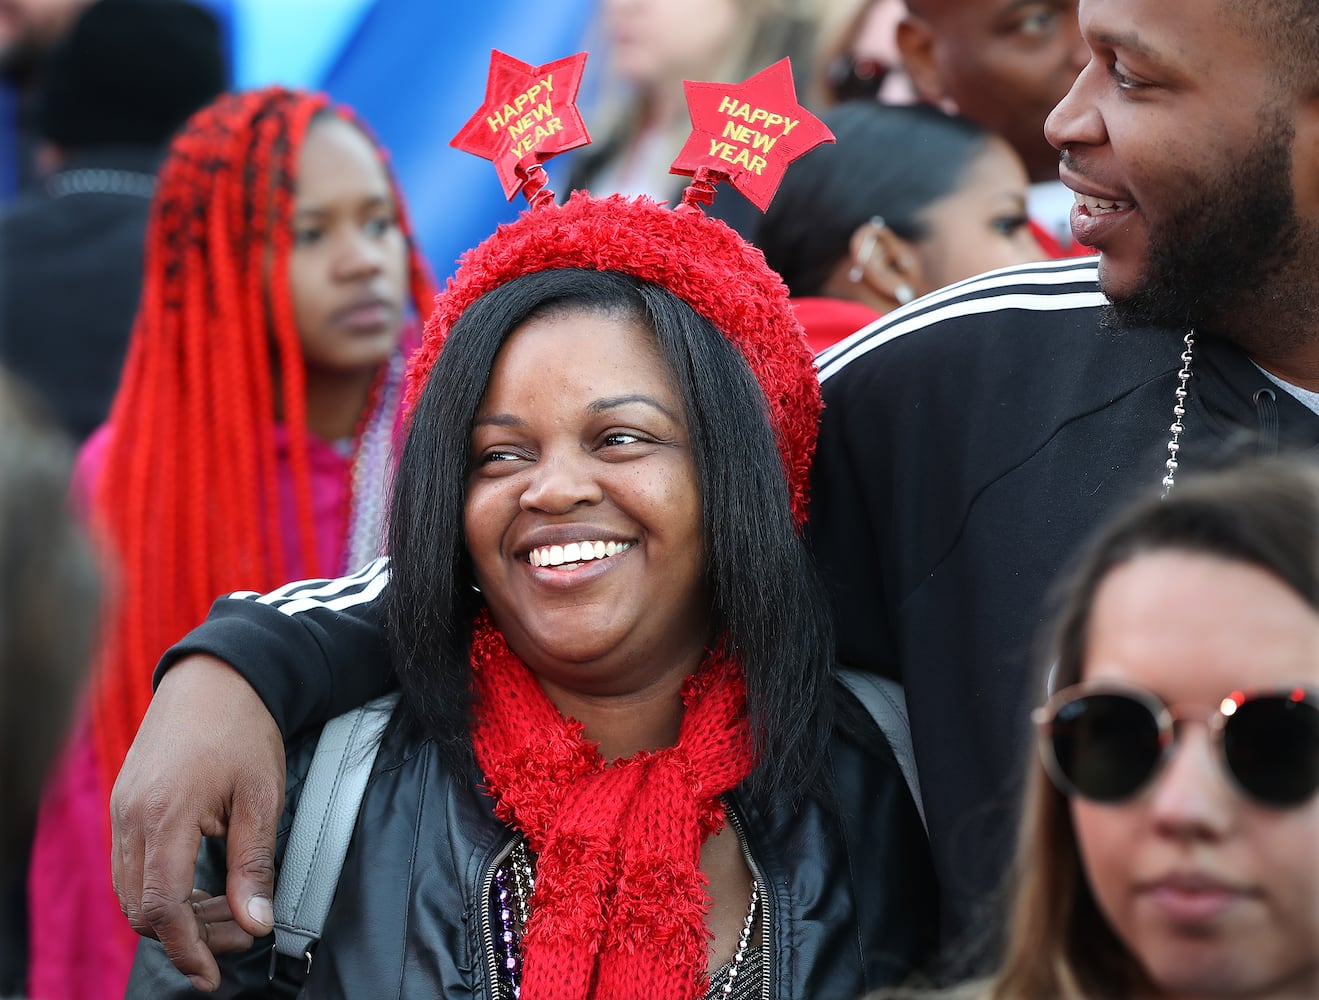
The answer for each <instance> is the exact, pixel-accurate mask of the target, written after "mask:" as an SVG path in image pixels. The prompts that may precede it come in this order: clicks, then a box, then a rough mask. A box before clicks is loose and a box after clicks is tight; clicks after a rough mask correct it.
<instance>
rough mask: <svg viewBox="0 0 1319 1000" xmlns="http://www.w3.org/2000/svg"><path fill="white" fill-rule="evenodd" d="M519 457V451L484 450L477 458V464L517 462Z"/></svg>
mask: <svg viewBox="0 0 1319 1000" xmlns="http://www.w3.org/2000/svg"><path fill="white" fill-rule="evenodd" d="M519 457H521V456H519V455H518V454H517V452H513V451H499V450H498V449H496V450H494V451H487V452H482V454H481V456H480V458H478V459H477V464H478V465H493V464H494V463H496V462H516V461H517V460H518V458H519Z"/></svg>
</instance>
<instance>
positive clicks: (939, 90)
mask: <svg viewBox="0 0 1319 1000" xmlns="http://www.w3.org/2000/svg"><path fill="white" fill-rule="evenodd" d="M897 42H898V51H899V52H900V53H901V54H902V68H903V70H905V71H906V73H907V76H909V77H910V78H911V83H912V86H913V87H914V88H915V90H916V95H917V96H918V97H919V98H920V99H921V101H923V102H924V103H926V104H933V105H935V106H936V107H939V108H943V109H944V110H945V111H947V112H949V113H955V112H956V110H957V109H956V108H955V107H954V106H952V98H950V97H949V96H948V92H947V90H946V89H945V88H944V83H943V75H942V74H941V73H940V72H939V60H938V59H937V58H936V56H935V52H934V43H935V30H934V25H932V24H930V22H929V21H927V20H925V19H924V18H922V17H917V16H915V15H914V14H908V15H907V16H906V17H904V18H903V19H902V20H901V21H900V22H898V30H897Z"/></svg>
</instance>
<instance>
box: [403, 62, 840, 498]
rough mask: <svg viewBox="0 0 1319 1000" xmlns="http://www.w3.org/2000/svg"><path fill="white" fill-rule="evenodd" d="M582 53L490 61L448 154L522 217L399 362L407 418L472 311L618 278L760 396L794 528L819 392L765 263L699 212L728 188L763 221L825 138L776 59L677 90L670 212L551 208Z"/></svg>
mask: <svg viewBox="0 0 1319 1000" xmlns="http://www.w3.org/2000/svg"><path fill="white" fill-rule="evenodd" d="M585 66H586V53H584V52H583V53H578V54H577V55H575V56H570V57H568V58H567V59H560V60H558V61H557V62H553V63H547V64H545V65H544V66H531V65H529V64H527V63H524V62H520V61H518V60H516V59H513V58H511V57H509V56H507V55H505V54H504V53H502V52H498V51H496V52H494V53H493V54H492V56H491V60H490V75H489V78H488V81H487V84H486V96H485V103H484V104H482V106H481V108H480V109H479V110H478V111H477V112H476V114H474V115H473V116H472V117H471V118H470V119H469V120H468V121H467V124H465V125H464V126H463V128H462V129H461V130H460V131H459V133H458V134H457V135H456V136H455V137H454V139H453V141H452V142H451V145H452V146H454V147H456V148H458V149H462V150H465V151H467V152H471V153H475V154H476V155H478V156H482V157H485V158H486V159H488V160H490V161H491V162H493V163H494V165H495V170H496V172H497V173H498V174H499V178H500V182H501V183H502V185H503V188H504V194H505V196H506V197H508V199H509V200H510V201H511V200H512V199H513V198H514V197H516V195H517V194H518V192H519V191H521V192H522V194H523V195H524V196H525V197H526V199H527V201H528V203H529V205H530V207H529V208H528V210H527V211H525V212H523V213H522V215H521V216H520V217H519V218H518V220H517V221H516V222H512V223H509V224H507V225H502V226H500V227H499V228H498V229H497V230H496V231H495V232H494V234H493V235H492V236H490V237H489V238H487V239H486V240H485V241H484V242H483V243H481V244H480V246H478V247H476V248H475V249H473V250H469V251H468V252H467V253H465V254H464V255H463V257H462V260H461V263H460V266H459V268H458V271H457V273H456V274H455V275H454V276H453V277H452V278H450V279H449V281H448V283H447V285H446V287H445V290H444V291H443V292H442V293H440V295H439V296H438V297H437V299H436V302H435V310H434V312H433V313H432V314H431V317H430V320H429V321H428V322H427V324H426V336H425V340H424V342H423V344H422V347H421V349H420V350H419V351H418V352H417V354H416V356H415V357H414V358H413V360H412V368H411V371H410V373H409V388H408V403H409V408H411V406H412V405H414V404H415V402H416V400H417V398H418V397H419V396H420V394H421V389H422V387H423V386H424V385H425V384H426V380H427V378H428V377H429V375H430V371H431V368H432V367H433V366H434V364H435V359H436V358H437V357H438V356H439V353H440V349H441V348H442V346H443V344H444V339H445V337H446V336H447V335H448V333H449V330H451V329H452V328H453V324H454V323H455V322H456V321H457V320H458V317H460V316H461V315H462V314H463V312H464V311H465V310H466V309H467V308H468V307H469V306H470V305H471V304H472V303H473V302H475V301H476V300H477V299H478V298H480V297H481V296H482V295H484V294H485V293H486V292H488V291H490V290H491V289H493V288H497V287H499V286H500V285H503V284H505V283H507V282H509V281H512V280H513V279H514V278H517V277H520V276H522V275H524V274H530V273H533V272H535V271H543V270H550V269H552V268H566V267H573V268H587V269H593V270H599V271H617V272H619V273H622V274H628V275H631V276H633V277H635V278H638V279H640V280H641V281H645V282H649V283H651V284H654V285H658V286H660V287H661V288H666V289H668V290H669V291H670V292H672V293H673V294H674V295H676V296H678V298H680V299H682V300H683V301H684V302H686V303H687V304H688V305H690V306H691V307H692V308H693V309H695V310H696V311H697V312H698V313H700V314H701V315H702V316H704V317H705V318H706V319H708V320H709V321H710V322H711V323H713V324H714V326H715V328H716V329H718V330H719V331H720V332H721V333H723V334H724V336H726V337H727V338H728V339H729V341H730V342H731V343H732V344H733V345H734V346H735V347H737V348H738V350H739V351H740V352H741V353H742V355H743V357H745V358H746V360H747V364H748V365H749V366H750V368H751V371H752V374H753V375H754V376H755V378H756V381H757V382H759V384H760V387H761V390H762V391H763V392H764V394H765V401H766V404H767V407H768V410H769V417H770V423H771V424H772V426H773V427H774V431H775V434H776V436H777V439H778V442H779V451H780V453H781V454H782V456H783V463H784V470H785V472H786V474H787V479H788V486H789V490H790V492H791V497H792V510H793V516H794V518H795V519H796V520H797V522H798V523H799V524H800V523H801V522H802V521H804V520H805V517H806V501H807V494H808V476H809V471H810V463H811V456H812V455H813V454H814V451H815V436H816V425H817V423H818V420H819V416H820V406H821V404H820V389H819V383H818V381H817V379H816V376H815V365H814V360H813V357H812V355H811V352H810V349H809V348H808V347H807V346H806V341H805V338H804V336H803V334H802V329H801V324H800V323H799V322H798V321H797V318H796V315H795V314H794V312H793V310H792V306H791V305H790V303H789V302H788V290H787V288H786V287H785V286H784V284H783V281H782V279H781V278H780V277H779V276H778V274H776V273H775V272H774V271H772V270H770V268H769V267H768V265H766V263H765V258H764V255H763V254H762V253H761V252H760V251H759V250H758V249H756V248H755V247H753V246H751V245H750V244H748V243H747V242H746V241H745V240H743V239H742V237H741V236H739V235H738V234H737V233H735V232H734V231H733V230H732V229H730V228H729V227H728V226H727V225H725V224H724V223H722V222H720V221H718V220H715V219H710V218H708V217H706V215H705V214H704V213H703V212H702V211H701V210H700V207H699V206H700V205H708V204H710V202H711V201H712V200H713V198H714V195H715V185H716V184H717V183H719V182H721V181H723V182H728V183H730V184H732V185H733V187H735V188H736V189H737V190H739V191H740V192H741V193H742V194H744V195H745V196H746V197H747V198H748V199H749V200H750V201H751V202H753V203H754V204H755V205H756V206H757V207H759V208H760V209H761V210H762V211H764V209H765V208H766V207H768V205H769V202H770V200H771V199H772V198H773V195H774V192H775V190H777V188H778V186H779V182H780V181H781V180H782V179H783V174H784V172H785V171H786V170H787V168H788V165H789V164H790V163H791V162H792V161H793V160H795V159H796V158H797V157H799V156H802V155H803V154H805V153H807V152H809V151H810V150H812V149H814V148H815V147H816V146H818V145H820V144H821V143H824V142H832V141H833V135H832V134H830V132H829V130H828V129H827V128H826V127H825V126H824V123H823V122H821V121H820V120H819V119H817V118H815V117H814V116H813V115H811V114H810V112H808V111H806V110H805V109H804V108H802V107H801V106H800V105H799V104H798V103H797V99H796V95H795V92H794V89H793V84H792V73H791V67H790V66H789V64H788V60H786V59H783V60H781V61H779V62H777V63H775V64H774V65H773V66H770V67H769V68H768V69H766V70H764V71H762V72H760V73H757V74H756V75H755V76H753V77H751V78H750V79H748V80H747V81H746V82H745V83H742V84H720V83H693V82H690V81H688V82H684V84H683V86H684V88H685V89H686V91H687V100H688V105H689V108H690V111H691V118H692V122H693V128H692V135H691V138H690V139H688V141H687V143H686V145H684V146H683V148H682V151H681V152H680V153H679V154H678V158H677V159H676V160H674V162H673V165H672V166H671V167H670V172H671V173H674V174H681V175H684V176H688V177H691V178H692V183H691V184H690V185H689V186H688V188H687V189H686V191H685V192H684V193H683V196H682V200H681V203H680V204H679V205H678V207H677V208H674V209H669V208H666V207H664V206H663V205H662V204H660V203H659V202H656V201H654V200H652V199H650V198H645V197H641V198H635V199H632V198H624V197H621V196H613V197H609V198H593V197H591V196H590V195H589V194H587V193H586V192H584V191H578V192H575V193H574V194H573V195H572V196H571V197H569V199H568V200H567V202H566V203H564V204H562V205H556V204H555V203H554V195H553V193H552V192H551V191H550V190H549V188H548V187H547V186H546V180H547V178H546V174H545V169H544V167H543V165H542V164H543V163H544V161H545V160H548V159H549V158H550V157H552V156H555V155H556V154H558V153H562V152H566V151H568V150H570V149H576V148H578V147H579V146H584V145H586V144H587V143H589V142H590V136H589V135H588V134H587V131H586V126H585V124H584V123H583V122H582V118H581V115H580V114H579V113H578V111H577V107H576V104H575V101H576V97H577V91H578V88H579V86H580V84H581V76H582V72H583V70H584V69H585Z"/></svg>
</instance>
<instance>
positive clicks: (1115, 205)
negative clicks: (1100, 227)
mask: <svg viewBox="0 0 1319 1000" xmlns="http://www.w3.org/2000/svg"><path fill="white" fill-rule="evenodd" d="M1072 194H1073V195H1075V197H1076V203H1077V204H1078V205H1080V206H1081V207H1082V208H1084V209H1085V210H1086V211H1087V212H1089V213H1090V214H1091V215H1106V214H1108V213H1109V212H1122V211H1125V210H1126V209H1128V208H1131V206H1132V203H1131V202H1129V201H1110V200H1108V199H1106V198H1091V197H1090V196H1089V195H1086V194H1079V193H1077V192H1075V191H1073V192H1072Z"/></svg>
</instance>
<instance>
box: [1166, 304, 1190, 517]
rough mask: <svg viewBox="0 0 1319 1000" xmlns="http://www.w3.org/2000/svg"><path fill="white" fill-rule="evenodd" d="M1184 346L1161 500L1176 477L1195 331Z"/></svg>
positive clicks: (1183, 430) (1184, 426) (1184, 428)
mask: <svg viewBox="0 0 1319 1000" xmlns="http://www.w3.org/2000/svg"><path fill="white" fill-rule="evenodd" d="M1182 343H1183V344H1185V345H1186V350H1184V351H1182V367H1181V371H1179V372H1178V373H1177V388H1176V390H1175V391H1174V392H1173V395H1174V397H1175V398H1176V402H1175V403H1173V406H1172V426H1171V427H1169V428H1168V430H1170V431H1171V432H1172V437H1171V438H1170V439H1169V441H1168V459H1167V461H1166V462H1164V463H1163V464H1164V468H1165V470H1166V471H1165V473H1164V475H1163V498H1164V499H1165V500H1166V499H1167V498H1168V494H1169V493H1171V492H1172V488H1173V486H1174V485H1176V484H1175V480H1176V477H1177V464H1178V463H1177V453H1178V452H1179V451H1181V447H1182V434H1183V433H1184V432H1185V430H1186V425H1185V424H1183V423H1182V417H1184V416H1186V397H1187V395H1188V392H1187V389H1186V386H1187V384H1188V383H1189V382H1190V381H1191V361H1192V358H1193V353H1192V352H1193V350H1194V348H1195V331H1194V330H1191V331H1189V332H1188V333H1187V334H1186V336H1185V337H1184V338H1183V339H1182Z"/></svg>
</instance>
